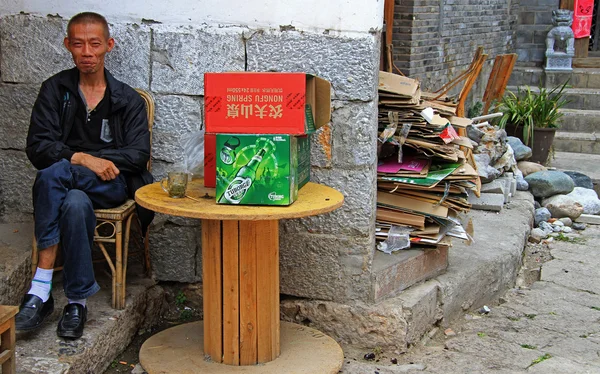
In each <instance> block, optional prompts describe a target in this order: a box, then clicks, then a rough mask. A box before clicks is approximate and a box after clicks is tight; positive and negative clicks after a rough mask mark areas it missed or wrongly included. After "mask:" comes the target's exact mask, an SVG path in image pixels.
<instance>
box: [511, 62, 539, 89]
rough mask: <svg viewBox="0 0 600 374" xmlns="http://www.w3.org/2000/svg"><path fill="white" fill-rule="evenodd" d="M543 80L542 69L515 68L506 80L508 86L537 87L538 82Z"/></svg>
mask: <svg viewBox="0 0 600 374" xmlns="http://www.w3.org/2000/svg"><path fill="white" fill-rule="evenodd" d="M544 79H545V77H544V69H542V68H539V67H529V66H515V67H514V68H513V71H512V73H511V75H510V78H509V80H508V86H509V87H516V86H524V85H527V86H538V85H539V84H540V82H542V83H543V82H544Z"/></svg>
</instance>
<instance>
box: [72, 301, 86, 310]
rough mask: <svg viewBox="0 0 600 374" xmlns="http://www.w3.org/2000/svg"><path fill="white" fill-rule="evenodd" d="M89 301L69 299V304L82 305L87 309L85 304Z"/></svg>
mask: <svg viewBox="0 0 600 374" xmlns="http://www.w3.org/2000/svg"><path fill="white" fill-rule="evenodd" d="M86 300H87V299H69V304H81V305H83V307H84V308H85V302H86Z"/></svg>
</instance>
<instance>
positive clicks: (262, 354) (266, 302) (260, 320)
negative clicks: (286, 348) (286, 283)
mask: <svg viewBox="0 0 600 374" xmlns="http://www.w3.org/2000/svg"><path fill="white" fill-rule="evenodd" d="M256 229H257V231H258V232H260V235H259V236H258V237H257V245H256V246H257V248H258V252H257V260H256V268H257V280H256V282H257V295H256V296H257V297H256V303H257V309H256V314H257V329H256V330H257V335H258V336H257V337H258V362H259V363H265V362H269V361H272V360H274V359H275V358H277V355H278V351H279V344H278V338H279V331H278V330H279V272H278V269H279V222H278V221H277V220H272V221H259V222H257V223H256Z"/></svg>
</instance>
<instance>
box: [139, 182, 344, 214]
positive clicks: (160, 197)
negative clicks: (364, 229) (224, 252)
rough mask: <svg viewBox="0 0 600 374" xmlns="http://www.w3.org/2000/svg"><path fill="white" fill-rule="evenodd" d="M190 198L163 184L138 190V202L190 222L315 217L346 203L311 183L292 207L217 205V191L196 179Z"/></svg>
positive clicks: (190, 185)
mask: <svg viewBox="0 0 600 374" xmlns="http://www.w3.org/2000/svg"><path fill="white" fill-rule="evenodd" d="M187 196H189V197H191V198H187V197H185V198H179V199H175V198H171V197H169V195H168V194H167V193H166V192H165V191H163V189H162V188H161V187H160V182H155V183H152V184H149V185H146V186H144V187H142V188H140V189H138V190H137V192H136V193H135V201H136V202H137V203H138V204H140V205H141V206H143V207H144V208H146V209H150V210H153V211H155V212H158V213H165V214H170V215H174V216H180V217H187V218H203V219H215V220H238V221H241V220H252V221H260V220H277V219H285V218H302V217H308V216H314V215H318V214H323V213H328V212H331V211H333V210H335V209H337V208H339V207H340V206H342V204H343V202H344V196H343V195H342V194H341V193H340V192H339V191H337V190H335V189H333V188H331V187H328V186H324V185H322V184H317V183H312V182H308V183H307V184H306V185H305V186H304V187H302V188H301V189H300V190H299V191H298V200H296V201H295V202H294V203H293V204H291V205H289V206H255V205H224V204H217V203H216V198H215V189H214V188H207V187H204V180H203V179H194V180H192V181H190V182H189V183H188V187H187Z"/></svg>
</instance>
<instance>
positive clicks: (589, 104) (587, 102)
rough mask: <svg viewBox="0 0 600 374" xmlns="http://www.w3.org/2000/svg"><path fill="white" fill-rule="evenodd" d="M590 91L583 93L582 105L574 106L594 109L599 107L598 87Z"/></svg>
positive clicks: (599, 91)
mask: <svg viewBox="0 0 600 374" xmlns="http://www.w3.org/2000/svg"><path fill="white" fill-rule="evenodd" d="M590 91H591V92H589V93H588V94H587V95H585V99H584V106H582V107H579V108H575V109H580V108H586V109H595V110H599V109H600V98H598V96H599V95H598V94H599V93H600V89H590Z"/></svg>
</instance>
